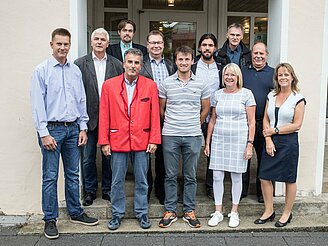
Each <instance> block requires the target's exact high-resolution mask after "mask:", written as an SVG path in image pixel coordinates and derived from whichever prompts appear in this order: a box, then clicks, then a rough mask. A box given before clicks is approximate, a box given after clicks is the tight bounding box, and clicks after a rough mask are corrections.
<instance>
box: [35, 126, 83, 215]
mask: <svg viewBox="0 0 328 246" xmlns="http://www.w3.org/2000/svg"><path fill="white" fill-rule="evenodd" d="M48 130H49V134H50V135H51V136H52V137H53V138H54V139H55V140H56V143H57V149H56V150H55V151H51V150H46V149H44V147H43V145H42V143H41V138H40V137H39V145H40V148H41V152H42V210H43V214H44V217H43V220H44V221H49V220H56V219H57V217H58V196H57V180H58V168H59V158H60V155H61V157H62V160H63V166H64V176H65V199H66V206H67V210H68V213H69V215H70V216H73V217H74V216H78V215H80V214H82V213H83V210H82V208H81V204H80V186H79V161H80V154H81V151H80V148H79V147H78V146H77V144H78V137H79V127H78V124H77V123H74V124H72V125H70V126H64V125H53V124H51V125H49V126H48Z"/></svg>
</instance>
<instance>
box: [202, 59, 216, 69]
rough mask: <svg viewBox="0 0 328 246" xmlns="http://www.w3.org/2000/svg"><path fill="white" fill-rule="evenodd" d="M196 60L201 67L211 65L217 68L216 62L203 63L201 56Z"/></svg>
mask: <svg viewBox="0 0 328 246" xmlns="http://www.w3.org/2000/svg"><path fill="white" fill-rule="evenodd" d="M198 62H199V63H200V64H201V65H202V66H203V67H209V68H212V67H215V68H217V66H216V64H215V61H213V62H212V63H210V64H207V63H205V62H204V61H203V60H202V59H201V58H200V59H199V60H198Z"/></svg>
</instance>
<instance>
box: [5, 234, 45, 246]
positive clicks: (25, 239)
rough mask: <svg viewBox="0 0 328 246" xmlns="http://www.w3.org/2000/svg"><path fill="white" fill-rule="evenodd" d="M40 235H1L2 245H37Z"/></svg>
mask: <svg viewBox="0 0 328 246" xmlns="http://www.w3.org/2000/svg"><path fill="white" fill-rule="evenodd" d="M39 239H40V236H33V235H26V236H1V237H0V246H22V245H23V246H35V245H36V243H37V242H38V241H39Z"/></svg>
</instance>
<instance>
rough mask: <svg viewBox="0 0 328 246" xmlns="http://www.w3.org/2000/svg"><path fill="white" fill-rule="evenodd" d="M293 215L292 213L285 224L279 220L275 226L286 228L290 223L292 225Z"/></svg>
mask: <svg viewBox="0 0 328 246" xmlns="http://www.w3.org/2000/svg"><path fill="white" fill-rule="evenodd" d="M292 218H293V215H292V213H290V215H289V217H288V220H287V221H286V222H284V223H282V222H280V221H279V220H278V221H277V222H276V223H275V224H274V226H275V227H284V226H286V225H287V224H288V223H290V222H291V221H292Z"/></svg>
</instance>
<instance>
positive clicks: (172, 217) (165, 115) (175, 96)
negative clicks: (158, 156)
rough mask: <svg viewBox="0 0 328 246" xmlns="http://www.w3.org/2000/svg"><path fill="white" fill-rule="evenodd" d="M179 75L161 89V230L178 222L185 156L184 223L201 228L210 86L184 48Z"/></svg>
mask: <svg viewBox="0 0 328 246" xmlns="http://www.w3.org/2000/svg"><path fill="white" fill-rule="evenodd" d="M175 57H176V60H175V62H176V65H177V68H178V71H177V72H176V73H175V74H173V75H171V76H170V77H168V78H167V79H165V80H164V81H163V82H162V83H161V84H160V85H159V87H158V90H159V98H160V99H159V101H160V111H161V119H162V120H164V126H163V130H162V135H163V139H162V147H163V155H164V166H165V203H164V205H165V210H166V212H165V213H164V216H163V218H162V220H161V221H160V222H159V226H160V227H169V226H170V225H171V224H172V223H173V222H175V221H176V220H177V216H176V207H177V176H178V174H179V159H180V155H181V154H182V160H183V162H182V173H183V178H184V192H183V211H184V216H183V220H184V221H185V222H187V223H188V224H189V225H190V226H191V227H200V222H199V220H198V219H197V218H196V215H195V203H196V202H195V200H196V190H197V182H196V171H197V162H198V158H199V154H200V149H201V144H202V131H201V124H202V123H203V122H204V121H205V118H206V116H207V114H208V112H209V108H210V95H211V92H210V88H209V86H208V83H206V82H205V81H204V80H202V79H200V78H197V77H196V76H195V75H194V74H193V73H192V72H191V65H192V64H193V50H192V49H191V48H190V47H188V46H181V47H179V48H177V49H176V51H175Z"/></svg>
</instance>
